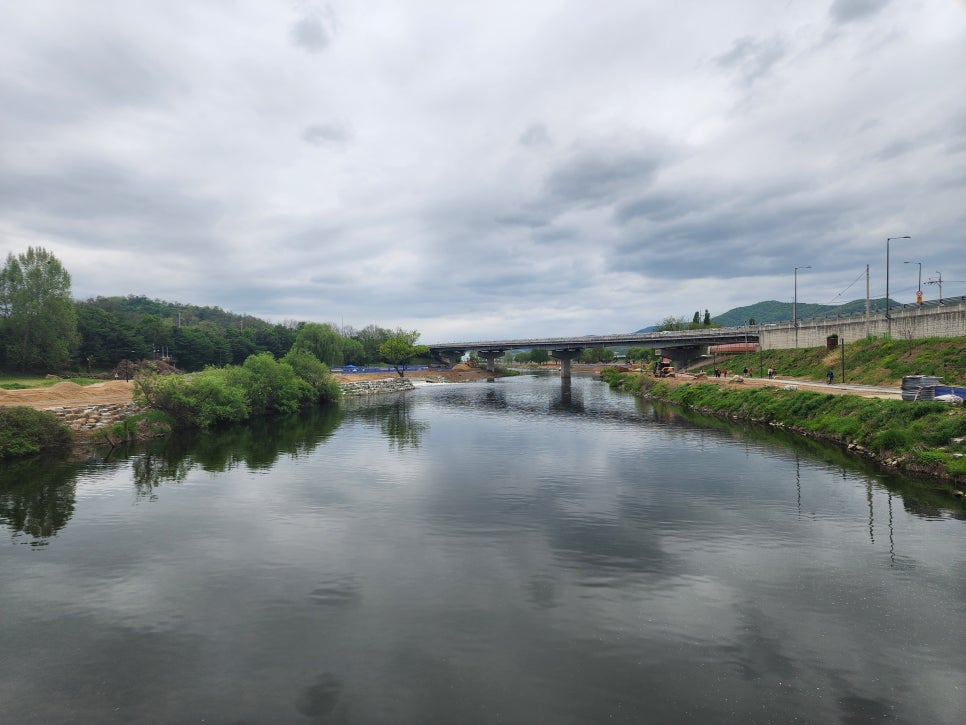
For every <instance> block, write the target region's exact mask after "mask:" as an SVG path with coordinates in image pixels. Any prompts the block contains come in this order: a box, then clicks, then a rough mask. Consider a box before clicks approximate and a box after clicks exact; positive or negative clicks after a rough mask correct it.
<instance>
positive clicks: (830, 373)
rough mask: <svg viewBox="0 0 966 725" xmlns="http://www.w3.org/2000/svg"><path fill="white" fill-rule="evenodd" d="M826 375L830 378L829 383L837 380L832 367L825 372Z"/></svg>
mask: <svg viewBox="0 0 966 725" xmlns="http://www.w3.org/2000/svg"><path fill="white" fill-rule="evenodd" d="M825 377H827V378H828V384H829V385H831V384H832V381H834V380H835V372H834V371H833V370H832V368H829V369H828V372H827V373H825Z"/></svg>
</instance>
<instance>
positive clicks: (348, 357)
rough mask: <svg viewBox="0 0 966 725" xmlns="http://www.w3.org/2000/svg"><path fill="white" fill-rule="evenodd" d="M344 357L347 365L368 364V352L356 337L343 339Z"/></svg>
mask: <svg viewBox="0 0 966 725" xmlns="http://www.w3.org/2000/svg"><path fill="white" fill-rule="evenodd" d="M342 357H343V358H345V364H346V365H365V364H366V350H365V348H364V347H363V346H362V343H361V342H359V341H358V340H356V339H355V338H354V337H344V338H342Z"/></svg>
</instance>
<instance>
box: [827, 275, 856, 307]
mask: <svg viewBox="0 0 966 725" xmlns="http://www.w3.org/2000/svg"><path fill="white" fill-rule="evenodd" d="M863 277H865V272H864V271H863V272H859V276H858V277H856V278H855V279H854V280H852V284H850V285H849V286H848V287H846V288H845V289H844V290H842V291H841V292H839V293H838V294H837V295H835V297H833V298H832V299H830V300H829V301H828V302H825V303H824V304H826V305H830V304H832V303H833V302H835V300H837V299H838V298H839V297H841V296H842V295H844V294H845V293H846V292H848V291H849V290H850V289H852V287H853V286H854V285H855V283H856V282H858V281H859V280H860V279H862V278H863Z"/></svg>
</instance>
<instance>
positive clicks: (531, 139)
mask: <svg viewBox="0 0 966 725" xmlns="http://www.w3.org/2000/svg"><path fill="white" fill-rule="evenodd" d="M550 143H551V141H550V132H549V131H548V130H547V127H546V126H545V125H543V124H542V123H534V124H531V125H530V126H527V128H526V130H525V131H524V132H523V133H521V134H520V144H521V145H523V146H527V147H529V148H537V147H540V146H549V145H550Z"/></svg>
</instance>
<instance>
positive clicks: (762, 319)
mask: <svg viewBox="0 0 966 725" xmlns="http://www.w3.org/2000/svg"><path fill="white" fill-rule="evenodd" d="M892 305H898V303H897V302H896V301H895V300H893V301H892ZM885 306H886V302H885V297H881V298H879V299H874V300H869V309H870V310H871V311H873V312H875V311H876V310H878V309H885ZM854 312H865V299H864V298H863V299H860V300H852V301H851V302H846V303H845V304H842V305H816V304H811V303H808V302H799V303H798V309H797V310H796V315H795V316H797V317H798V319H799V320H807V319H808V318H810V317H823V316H825V315H849V314H852V313H854ZM792 317H793V314H792V303H791V302H779V301H778V300H765V301H764V302H756V303H755V304H753V305H747V306H746V307H735V308H733V309H730V310H728V311H727V312H722V313H721V314H720V315H715V316H714V318H713V319H712V322H714V323H715V324H717V325H722V326H723V327H738V326H740V325H747V324H748V321H749V320H754V321H755V323H756V324H764V323H768V322H787V321H789V320H791V319H792Z"/></svg>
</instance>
